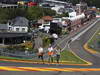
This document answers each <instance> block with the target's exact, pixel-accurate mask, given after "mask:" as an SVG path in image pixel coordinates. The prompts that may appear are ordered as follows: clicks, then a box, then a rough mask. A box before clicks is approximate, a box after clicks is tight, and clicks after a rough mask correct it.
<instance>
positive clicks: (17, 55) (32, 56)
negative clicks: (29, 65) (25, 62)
mask: <svg viewBox="0 0 100 75" xmlns="http://www.w3.org/2000/svg"><path fill="white" fill-rule="evenodd" d="M0 56H9V57H16V58H23V59H33V58H34V59H35V58H36V57H37V55H36V53H33V54H30V53H27V54H25V53H23V54H17V53H10V52H5V51H4V50H0Z"/></svg>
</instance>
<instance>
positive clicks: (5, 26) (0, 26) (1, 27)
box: [0, 24, 8, 30]
mask: <svg viewBox="0 0 100 75" xmlns="http://www.w3.org/2000/svg"><path fill="white" fill-rule="evenodd" d="M2 29H5V30H6V29H8V25H7V24H0V30H2Z"/></svg>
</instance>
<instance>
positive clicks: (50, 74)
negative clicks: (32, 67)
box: [0, 71, 100, 75]
mask: <svg viewBox="0 0 100 75" xmlns="http://www.w3.org/2000/svg"><path fill="white" fill-rule="evenodd" d="M0 75H100V72H53V71H52V72H0Z"/></svg>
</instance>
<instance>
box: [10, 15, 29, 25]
mask: <svg viewBox="0 0 100 75" xmlns="http://www.w3.org/2000/svg"><path fill="white" fill-rule="evenodd" d="M11 24H12V25H13V26H28V25H29V20H28V19H26V18H25V17H16V18H15V19H13V20H12V21H11Z"/></svg>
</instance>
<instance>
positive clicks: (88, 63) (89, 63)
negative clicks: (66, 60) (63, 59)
mask: <svg viewBox="0 0 100 75" xmlns="http://www.w3.org/2000/svg"><path fill="white" fill-rule="evenodd" d="M71 52H72V53H73V54H74V55H75V56H76V57H77V58H79V59H80V60H82V61H84V62H85V63H87V64H86V65H88V66H91V65H93V63H91V62H89V61H86V60H84V59H82V58H80V57H79V56H78V55H77V54H76V53H74V52H73V51H72V50H71Z"/></svg>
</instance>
